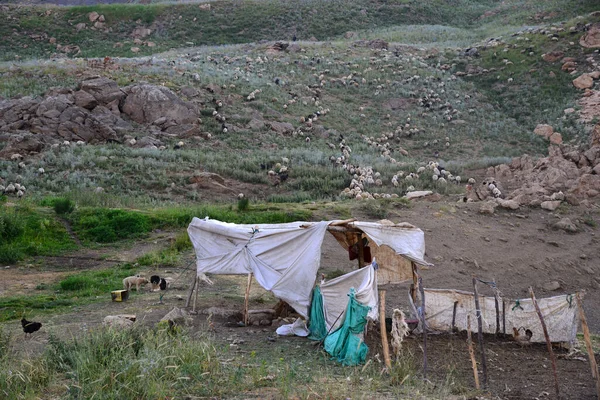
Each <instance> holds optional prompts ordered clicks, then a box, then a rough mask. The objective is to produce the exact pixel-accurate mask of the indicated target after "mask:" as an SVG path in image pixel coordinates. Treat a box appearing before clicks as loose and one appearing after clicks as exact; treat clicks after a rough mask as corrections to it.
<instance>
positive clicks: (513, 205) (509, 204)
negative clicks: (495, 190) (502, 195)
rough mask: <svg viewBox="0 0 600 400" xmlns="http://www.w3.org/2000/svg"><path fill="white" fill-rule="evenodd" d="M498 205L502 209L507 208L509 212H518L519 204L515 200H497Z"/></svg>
mask: <svg viewBox="0 0 600 400" xmlns="http://www.w3.org/2000/svg"><path fill="white" fill-rule="evenodd" d="M496 203H498V205H499V206H500V207H502V208H507V209H509V210H518V209H519V202H517V201H515V200H505V199H496Z"/></svg>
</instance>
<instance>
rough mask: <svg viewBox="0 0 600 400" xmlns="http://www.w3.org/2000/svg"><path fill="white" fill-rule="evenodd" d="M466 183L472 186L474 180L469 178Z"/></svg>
mask: <svg viewBox="0 0 600 400" xmlns="http://www.w3.org/2000/svg"><path fill="white" fill-rule="evenodd" d="M467 183H469V185H474V184H475V183H476V182H475V179H473V178H469V180H468V181H467Z"/></svg>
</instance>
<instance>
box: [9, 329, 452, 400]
mask: <svg viewBox="0 0 600 400" xmlns="http://www.w3.org/2000/svg"><path fill="white" fill-rule="evenodd" d="M8 340H10V338H8ZM413 359H414V356H413V355H412V354H409V353H407V354H405V355H404V356H403V357H402V358H401V361H400V362H398V363H397V364H396V365H395V367H394V368H393V370H392V374H391V376H388V375H385V374H383V375H382V374H381V366H379V365H377V363H372V364H370V365H368V366H366V367H364V368H363V367H362V366H358V367H356V368H352V367H342V366H340V365H338V364H336V363H335V362H333V361H331V360H330V357H329V356H328V355H326V354H325V353H323V352H322V351H319V350H318V349H315V348H314V347H313V346H310V344H309V343H308V342H307V341H306V340H303V341H300V342H299V341H297V340H280V341H278V343H277V345H276V346H272V345H271V346H267V345H260V344H256V345H251V347H250V348H248V349H247V350H245V351H243V352H239V353H238V352H235V350H232V349H230V348H229V346H228V345H227V344H224V343H223V341H220V342H219V341H218V340H215V339H212V338H210V337H208V336H207V335H206V334H194V335H192V334H191V333H190V332H188V331H187V330H186V329H181V328H179V329H176V330H175V331H171V330H169V328H168V327H165V326H162V325H160V324H159V325H158V326H157V327H156V328H152V329H148V328H146V327H142V326H138V327H136V328H133V329H123V330H117V329H107V328H100V329H95V330H93V331H89V332H77V334H73V338H69V339H66V338H62V337H58V336H56V335H54V334H51V336H50V339H49V343H48V346H47V348H46V350H45V351H44V352H43V354H41V355H37V356H27V357H13V356H12V353H11V351H10V350H9V351H7V353H6V355H5V356H3V357H0V392H2V393H4V394H5V395H6V396H7V398H15V399H16V398H36V397H44V396H45V395H47V394H48V393H53V394H54V396H55V397H60V398H66V399H81V398H98V399H115V398H134V397H135V398H165V397H177V398H185V397H219V398H238V397H248V396H259V397H265V396H268V397H274V398H306V397H307V394H308V393H316V392H315V390H318V391H319V396H322V397H323V398H347V397H349V396H352V397H359V398H363V397H373V396H385V397H392V398H411V397H412V396H414V393H416V392H418V393H419V396H420V397H423V398H445V397H448V396H449V395H450V394H451V393H452V392H453V391H456V390H457V388H456V382H455V380H454V379H453V380H452V382H451V383H449V382H439V383H436V384H435V385H433V384H427V383H423V382H422V381H421V379H420V378H419V373H418V372H417V371H416V366H415V365H414V362H412V360H413Z"/></svg>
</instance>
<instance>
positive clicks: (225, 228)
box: [188, 218, 329, 317]
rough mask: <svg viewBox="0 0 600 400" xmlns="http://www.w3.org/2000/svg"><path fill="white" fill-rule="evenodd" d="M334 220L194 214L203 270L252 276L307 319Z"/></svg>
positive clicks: (191, 230)
mask: <svg viewBox="0 0 600 400" xmlns="http://www.w3.org/2000/svg"><path fill="white" fill-rule="evenodd" d="M327 225H329V222H327V221H325V222H315V223H306V222H291V223H287V224H259V225H237V224H230V223H226V222H221V221H216V220H210V219H199V218H194V219H193V220H192V222H191V223H190V225H189V227H188V234H189V236H190V240H191V241H192V244H193V245H194V249H195V250H196V260H197V262H196V265H197V271H198V273H200V272H204V273H213V274H225V275H227V274H230V275H238V274H248V273H250V272H252V273H253V274H254V277H255V278H256V280H257V281H258V283H259V284H260V285H261V286H262V287H263V288H265V289H267V290H270V291H271V292H273V294H274V295H275V296H277V297H278V298H280V299H282V300H284V301H285V302H287V303H288V304H289V305H290V306H292V307H293V308H294V309H295V310H296V311H297V312H298V313H299V314H300V315H302V316H304V317H306V316H307V311H308V306H309V302H310V294H311V291H312V288H313V286H314V283H315V279H316V276H317V270H318V269H319V264H320V260H321V244H322V242H323V238H324V236H325V232H326V230H327Z"/></svg>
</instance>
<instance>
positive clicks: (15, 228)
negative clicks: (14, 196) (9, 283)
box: [0, 205, 75, 263]
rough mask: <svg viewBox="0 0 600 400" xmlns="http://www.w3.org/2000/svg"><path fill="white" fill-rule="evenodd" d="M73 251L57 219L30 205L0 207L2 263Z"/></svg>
mask: <svg viewBox="0 0 600 400" xmlns="http://www.w3.org/2000/svg"><path fill="white" fill-rule="evenodd" d="M74 248H75V244H74V243H73V241H72V239H71V237H70V236H69V234H68V233H67V231H66V230H65V228H64V227H63V226H62V224H61V223H60V222H59V221H57V220H56V218H55V217H54V216H52V215H50V214H45V213H39V212H37V211H36V210H34V209H32V208H30V207H29V206H27V205H23V206H17V207H14V208H9V207H1V208H0V262H3V263H14V262H16V261H18V260H20V259H22V258H23V257H25V256H41V255H57V254H60V253H62V252H64V251H67V250H72V249H74Z"/></svg>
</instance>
